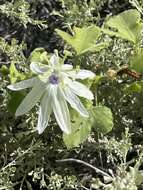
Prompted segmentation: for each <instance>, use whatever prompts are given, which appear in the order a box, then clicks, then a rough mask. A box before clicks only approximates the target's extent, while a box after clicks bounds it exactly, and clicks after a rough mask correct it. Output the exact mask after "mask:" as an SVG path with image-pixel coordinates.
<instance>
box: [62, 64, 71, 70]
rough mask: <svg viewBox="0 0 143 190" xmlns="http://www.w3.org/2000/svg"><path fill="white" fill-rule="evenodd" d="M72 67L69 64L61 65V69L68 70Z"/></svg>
mask: <svg viewBox="0 0 143 190" xmlns="http://www.w3.org/2000/svg"><path fill="white" fill-rule="evenodd" d="M72 69H73V66H72V65H70V64H63V65H62V69H61V70H62V71H69V70H72Z"/></svg>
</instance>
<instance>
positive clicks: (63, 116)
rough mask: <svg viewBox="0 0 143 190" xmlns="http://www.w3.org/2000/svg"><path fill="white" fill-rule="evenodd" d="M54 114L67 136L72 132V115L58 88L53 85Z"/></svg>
mask: <svg viewBox="0 0 143 190" xmlns="http://www.w3.org/2000/svg"><path fill="white" fill-rule="evenodd" d="M52 97H53V112H54V115H55V118H56V121H57V123H58V125H59V127H60V128H61V130H62V131H63V132H65V133H67V134H69V133H70V132H71V125H70V114H69V110H68V106H67V103H66V101H65V99H64V97H63V95H62V94H61V92H60V89H59V87H58V86H56V85H53V92H52Z"/></svg>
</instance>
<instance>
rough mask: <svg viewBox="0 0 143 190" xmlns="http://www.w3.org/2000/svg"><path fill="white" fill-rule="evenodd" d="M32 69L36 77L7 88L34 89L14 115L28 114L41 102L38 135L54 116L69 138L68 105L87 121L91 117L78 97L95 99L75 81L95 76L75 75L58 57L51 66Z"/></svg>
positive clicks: (79, 73) (77, 73) (35, 65)
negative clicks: (52, 115)
mask: <svg viewBox="0 0 143 190" xmlns="http://www.w3.org/2000/svg"><path fill="white" fill-rule="evenodd" d="M30 69H31V71H32V72H33V73H35V74H37V76H36V77H33V78H31V79H28V80H24V81H21V82H18V83H15V84H11V85H9V86H8V88H9V89H10V90H13V91H19V90H23V89H26V88H32V90H31V91H30V92H29V93H28V95H27V96H26V97H25V98H24V99H23V101H22V102H21V104H20V105H19V107H18V108H17V110H16V113H15V115H16V116H20V115H23V114H25V113H27V112H28V111H30V110H31V109H32V108H33V107H34V106H35V105H36V103H37V102H38V101H40V110H39V117H38V124H37V130H38V133H39V134H41V133H43V131H44V129H45V128H46V127H47V126H48V121H49V118H50V115H51V113H52V112H53V113H54V115H55V119H56V121H57V123H58V125H59V127H60V128H61V130H62V131H63V132H65V133H67V134H69V133H70V132H71V125H70V114H69V109H68V104H67V102H68V103H69V104H70V105H71V107H72V108H74V109H75V110H76V111H78V112H79V113H80V114H81V115H82V116H84V117H88V116H89V114H88V112H87V110H86V109H85V107H84V106H83V104H82V103H81V101H80V100H79V98H78V96H80V97H84V98H87V99H89V100H92V99H93V94H92V92H91V91H90V90H89V89H88V88H87V87H86V86H85V85H83V84H82V83H80V82H78V81H76V79H86V78H93V77H94V76H95V75H94V73H93V72H91V71H89V70H79V71H76V70H73V66H72V65H69V64H60V63H59V57H58V55H56V54H54V55H53V56H52V57H51V58H50V61H49V65H43V64H39V63H35V62H33V63H31V65H30Z"/></svg>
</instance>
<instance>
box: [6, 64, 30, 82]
mask: <svg viewBox="0 0 143 190" xmlns="http://www.w3.org/2000/svg"><path fill="white" fill-rule="evenodd" d="M9 72H10V81H11V83H15V82H17V81H20V80H24V79H25V78H26V76H25V75H24V74H23V73H20V72H19V71H18V70H17V69H16V67H15V64H14V63H13V62H12V63H11V65H10V68H9Z"/></svg>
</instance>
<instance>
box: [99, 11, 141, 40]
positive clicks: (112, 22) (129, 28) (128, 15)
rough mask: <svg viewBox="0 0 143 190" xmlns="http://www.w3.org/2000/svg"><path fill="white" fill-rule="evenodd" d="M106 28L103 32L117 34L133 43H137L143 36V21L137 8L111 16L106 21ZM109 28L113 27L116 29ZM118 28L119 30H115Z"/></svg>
mask: <svg viewBox="0 0 143 190" xmlns="http://www.w3.org/2000/svg"><path fill="white" fill-rule="evenodd" d="M106 26H107V28H106V29H103V32H105V33H107V34H109V35H111V36H112V35H113V36H117V37H120V38H123V39H126V40H128V41H131V42H133V43H137V42H138V41H139V39H140V37H141V32H142V30H143V23H142V22H141V15H140V13H139V12H138V11H137V10H135V9H130V10H127V11H124V12H123V13H120V14H119V15H117V16H114V17H111V18H110V19H109V20H108V21H107V22H106ZM109 28H113V29H114V31H112V30H110V29H109ZM115 30H117V31H115Z"/></svg>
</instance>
